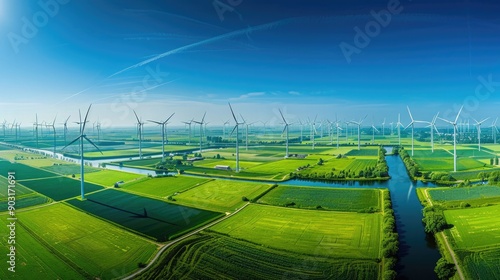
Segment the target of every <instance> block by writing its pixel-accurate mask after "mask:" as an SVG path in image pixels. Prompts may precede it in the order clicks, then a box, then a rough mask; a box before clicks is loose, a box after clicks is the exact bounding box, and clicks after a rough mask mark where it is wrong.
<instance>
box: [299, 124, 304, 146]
mask: <svg viewBox="0 0 500 280" xmlns="http://www.w3.org/2000/svg"><path fill="white" fill-rule="evenodd" d="M299 124H300V143H301V144H302V138H303V137H302V132H303V130H304V123H303V122H302V121H301V120H300V119H299Z"/></svg>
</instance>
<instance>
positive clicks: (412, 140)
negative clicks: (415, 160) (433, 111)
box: [405, 106, 425, 156]
mask: <svg viewBox="0 0 500 280" xmlns="http://www.w3.org/2000/svg"><path fill="white" fill-rule="evenodd" d="M406 109H408V114H409V115H410V119H411V122H410V124H409V125H407V126H406V127H405V129H407V128H408V127H410V126H411V156H413V154H414V150H413V146H414V130H415V123H425V122H423V121H416V120H414V119H413V116H412V115H411V111H410V107H408V106H406Z"/></svg>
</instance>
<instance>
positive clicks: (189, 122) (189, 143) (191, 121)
mask: <svg viewBox="0 0 500 280" xmlns="http://www.w3.org/2000/svg"><path fill="white" fill-rule="evenodd" d="M182 123H185V124H187V125H188V126H189V138H188V145H191V124H192V123H193V120H190V121H188V122H182Z"/></svg>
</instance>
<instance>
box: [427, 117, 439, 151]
mask: <svg viewBox="0 0 500 280" xmlns="http://www.w3.org/2000/svg"><path fill="white" fill-rule="evenodd" d="M438 117H439V112H438V113H437V114H436V115H435V116H434V118H433V119H432V121H431V122H424V123H428V124H429V125H428V126H427V127H430V128H431V131H430V132H431V150H432V153H434V130H435V131H436V132H437V133H438V134H439V130H438V129H437V127H436V120H437V118H438Z"/></svg>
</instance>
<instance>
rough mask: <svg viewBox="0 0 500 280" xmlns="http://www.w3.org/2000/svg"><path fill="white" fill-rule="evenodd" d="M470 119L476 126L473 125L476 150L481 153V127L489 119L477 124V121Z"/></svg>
mask: <svg viewBox="0 0 500 280" xmlns="http://www.w3.org/2000/svg"><path fill="white" fill-rule="evenodd" d="M472 119H473V120H474V121H475V122H476V124H475V125H476V126H477V145H478V149H479V151H481V125H482V124H483V123H484V122H485V121H487V120H489V119H490V118H489V117H488V118H486V119H484V120H482V121H480V122H478V121H477V120H476V119H474V118H472Z"/></svg>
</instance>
